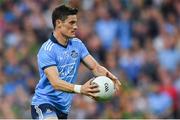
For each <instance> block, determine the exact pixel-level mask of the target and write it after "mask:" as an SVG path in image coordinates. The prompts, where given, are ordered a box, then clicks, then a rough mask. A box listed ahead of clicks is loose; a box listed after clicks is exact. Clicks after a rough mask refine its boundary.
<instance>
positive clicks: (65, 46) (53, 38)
mask: <svg viewBox="0 0 180 120" xmlns="http://www.w3.org/2000/svg"><path fill="white" fill-rule="evenodd" d="M50 39H51V41H52V42H53V43H57V44H58V45H60V46H62V47H64V48H67V46H68V44H69V41H68V43H67V45H62V44H61V43H59V42H58V41H57V39H56V38H55V37H54V35H53V33H52V34H51V37H50Z"/></svg>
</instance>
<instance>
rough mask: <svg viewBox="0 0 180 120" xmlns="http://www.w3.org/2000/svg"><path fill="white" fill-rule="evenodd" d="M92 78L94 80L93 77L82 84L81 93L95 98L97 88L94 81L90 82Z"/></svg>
mask: <svg viewBox="0 0 180 120" xmlns="http://www.w3.org/2000/svg"><path fill="white" fill-rule="evenodd" d="M93 80H94V78H92V79H90V80H89V81H87V82H86V83H85V84H84V85H82V87H81V93H82V94H83V95H87V96H89V97H92V98H94V99H95V98H96V97H97V95H96V93H98V92H99V89H98V85H97V84H96V83H93V84H92V81H93Z"/></svg>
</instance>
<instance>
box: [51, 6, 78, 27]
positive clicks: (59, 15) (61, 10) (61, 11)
mask: <svg viewBox="0 0 180 120" xmlns="http://www.w3.org/2000/svg"><path fill="white" fill-rule="evenodd" d="M77 12H78V9H77V8H71V7H69V6H66V5H64V4H63V5H60V6H58V7H56V8H55V9H54V11H53V13H52V23H53V26H54V28H55V26H56V20H57V19H60V20H62V21H64V20H66V19H67V16H69V15H76V14H77Z"/></svg>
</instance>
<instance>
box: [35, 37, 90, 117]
mask: <svg viewBox="0 0 180 120" xmlns="http://www.w3.org/2000/svg"><path fill="white" fill-rule="evenodd" d="M87 55H89V52H88V50H87V49H86V47H85V45H84V44H83V43H82V42H81V40H79V39H78V38H72V39H71V40H69V42H68V44H67V46H63V45H61V44H59V43H58V42H57V40H56V38H55V37H54V36H53V34H52V35H51V37H50V39H49V40H47V41H46V42H45V43H44V44H43V45H42V47H41V48H40V50H39V53H38V55H37V59H38V67H39V73H40V80H39V83H38V84H37V86H36V89H35V94H34V96H33V98H32V105H40V104H43V103H49V104H51V105H53V106H55V107H56V108H57V109H59V110H61V111H62V112H64V113H68V112H69V109H70V107H71V103H72V97H73V94H72V93H67V92H63V91H58V90H55V89H54V88H53V86H52V85H51V83H50V81H49V80H48V79H47V77H46V75H45V73H44V69H45V68H47V67H50V66H57V69H58V72H59V78H60V79H62V80H64V81H66V82H68V83H75V81H76V79H77V73H78V68H79V65H80V61H81V60H82V59H83V58H84V57H86V56H87Z"/></svg>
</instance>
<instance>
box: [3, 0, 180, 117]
mask: <svg viewBox="0 0 180 120" xmlns="http://www.w3.org/2000/svg"><path fill="white" fill-rule="evenodd" d="M61 3H67V4H69V5H71V6H73V7H77V8H79V13H78V26H79V28H78V30H77V37H78V38H80V39H81V40H82V41H83V42H84V43H85V45H86V46H87V48H88V50H89V52H90V53H91V55H92V56H94V57H95V59H96V60H97V61H98V62H99V63H100V64H101V65H103V66H105V67H106V68H107V69H108V70H110V71H111V72H113V73H114V74H115V75H116V76H117V77H118V78H119V79H120V81H121V83H122V86H121V89H120V92H119V93H118V94H117V95H115V96H114V97H113V99H112V100H110V101H108V102H95V101H94V100H92V99H90V98H88V97H86V96H81V95H75V97H74V101H73V104H72V109H71V111H70V114H69V118H81V119H84V118H89V119H90V118H151V119H152V118H154V119H156V118H162V119H163V118H180V1H179V0H0V104H1V105H0V118H31V114H30V104H31V97H32V95H33V93H34V89H35V86H36V84H37V82H38V80H39V72H38V67H37V63H36V55H37V52H38V49H39V48H40V46H41V44H42V43H43V42H45V41H46V40H47V39H48V38H49V36H50V34H51V33H52V30H53V26H52V22H51V13H52V10H53V9H54V8H55V7H56V6H57V5H59V4H61ZM92 77H93V75H92V73H91V72H90V71H89V70H88V69H86V68H85V67H84V66H83V65H81V66H80V69H79V78H78V81H77V83H78V84H84V83H85V82H86V81H87V80H89V79H90V78H92Z"/></svg>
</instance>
